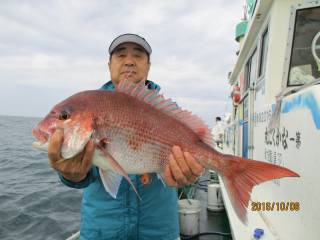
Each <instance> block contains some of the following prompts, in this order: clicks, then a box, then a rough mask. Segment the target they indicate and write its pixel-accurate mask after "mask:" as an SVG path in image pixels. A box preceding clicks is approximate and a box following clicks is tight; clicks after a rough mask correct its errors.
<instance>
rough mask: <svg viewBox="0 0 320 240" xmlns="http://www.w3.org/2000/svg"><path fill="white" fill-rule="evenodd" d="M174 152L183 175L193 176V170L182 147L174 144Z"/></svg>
mask: <svg viewBox="0 0 320 240" xmlns="http://www.w3.org/2000/svg"><path fill="white" fill-rule="evenodd" d="M172 153H173V156H174V158H175V160H176V162H177V163H178V166H179V167H180V169H181V172H182V173H183V175H184V176H185V177H186V178H187V179H189V178H191V177H192V171H191V170H190V168H189V166H188V164H187V163H186V160H185V157H184V154H183V152H182V151H181V148H180V147H178V146H173V148H172Z"/></svg>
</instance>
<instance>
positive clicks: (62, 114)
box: [58, 111, 70, 120]
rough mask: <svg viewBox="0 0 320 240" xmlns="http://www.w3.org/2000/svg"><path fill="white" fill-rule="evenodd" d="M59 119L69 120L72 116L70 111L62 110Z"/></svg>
mask: <svg viewBox="0 0 320 240" xmlns="http://www.w3.org/2000/svg"><path fill="white" fill-rule="evenodd" d="M58 118H59V120H67V119H69V118H70V113H68V112H67V111H62V112H61V113H60V114H59V116H58Z"/></svg>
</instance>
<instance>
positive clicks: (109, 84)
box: [100, 80, 160, 92]
mask: <svg viewBox="0 0 320 240" xmlns="http://www.w3.org/2000/svg"><path fill="white" fill-rule="evenodd" d="M146 85H147V86H148V88H149V89H156V90H157V91H158V92H159V91H160V86H159V85H158V84H156V83H154V82H152V81H150V80H147V81H146ZM100 89H101V90H108V91H114V85H113V83H112V81H109V82H107V83H105V84H103V85H102V87H101V88H100Z"/></svg>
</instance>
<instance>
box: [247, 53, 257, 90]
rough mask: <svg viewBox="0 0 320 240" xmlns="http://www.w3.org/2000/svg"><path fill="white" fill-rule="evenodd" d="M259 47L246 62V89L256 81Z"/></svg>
mask: <svg viewBox="0 0 320 240" xmlns="http://www.w3.org/2000/svg"><path fill="white" fill-rule="evenodd" d="M256 50H257V49H255V50H254V52H253V54H252V55H251V57H250V59H249V60H248V62H247V64H246V81H245V90H247V89H248V88H249V87H250V84H252V83H254V82H255V81H256V76H257V75H256V72H257V66H258V64H257V51H256Z"/></svg>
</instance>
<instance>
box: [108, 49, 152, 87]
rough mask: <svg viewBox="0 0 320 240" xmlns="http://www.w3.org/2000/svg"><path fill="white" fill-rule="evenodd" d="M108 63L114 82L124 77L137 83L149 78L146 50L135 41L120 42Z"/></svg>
mask: <svg viewBox="0 0 320 240" xmlns="http://www.w3.org/2000/svg"><path fill="white" fill-rule="evenodd" d="M108 65H109V71H110V76H111V80H112V82H113V83H114V84H118V83H119V82H120V81H121V80H123V79H128V80H130V81H132V82H135V83H137V82H139V81H141V80H142V79H146V78H147V76H148V73H149V69H150V62H149V59H148V55H147V53H146V51H145V50H144V49H143V48H142V47H141V46H139V45H138V44H135V43H123V44H120V45H119V46H118V47H117V48H116V49H115V50H114V51H113V53H112V56H111V59H110V62H109V63H108Z"/></svg>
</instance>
